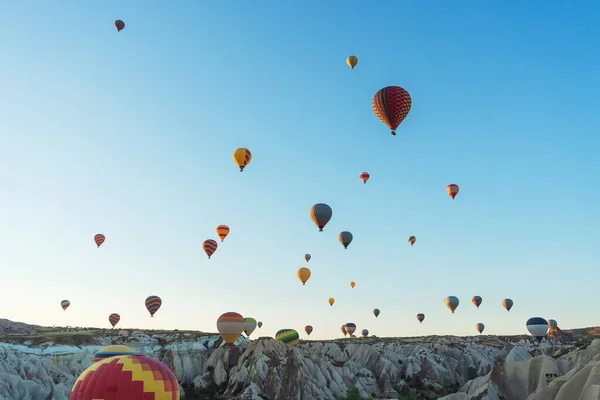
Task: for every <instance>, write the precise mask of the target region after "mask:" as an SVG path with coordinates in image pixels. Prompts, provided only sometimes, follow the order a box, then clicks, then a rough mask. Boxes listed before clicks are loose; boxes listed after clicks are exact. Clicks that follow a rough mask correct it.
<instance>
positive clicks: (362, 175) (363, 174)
mask: <svg viewBox="0 0 600 400" xmlns="http://www.w3.org/2000/svg"><path fill="white" fill-rule="evenodd" d="M370 177H371V175H369V173H368V172H361V173H360V175H359V178H360V180H361V181H363V183H367V181H368V180H369V178H370Z"/></svg>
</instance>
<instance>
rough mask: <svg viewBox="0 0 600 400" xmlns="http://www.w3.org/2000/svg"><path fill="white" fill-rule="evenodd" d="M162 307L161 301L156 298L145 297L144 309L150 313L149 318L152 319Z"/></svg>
mask: <svg viewBox="0 0 600 400" xmlns="http://www.w3.org/2000/svg"><path fill="white" fill-rule="evenodd" d="M161 305H162V300H161V299H160V297H158V296H148V297H146V309H147V310H148V312H150V316H151V317H154V314H155V313H156V312H157V311H158V309H159V308H160V306H161Z"/></svg>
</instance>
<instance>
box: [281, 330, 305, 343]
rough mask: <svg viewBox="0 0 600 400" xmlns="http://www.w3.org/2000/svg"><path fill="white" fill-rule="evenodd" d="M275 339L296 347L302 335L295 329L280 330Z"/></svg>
mask: <svg viewBox="0 0 600 400" xmlns="http://www.w3.org/2000/svg"><path fill="white" fill-rule="evenodd" d="M275 339H277V340H279V341H281V342H283V343H286V344H289V345H290V346H295V345H297V344H298V342H300V335H299V334H298V331H296V330H295V329H280V330H278V331H277V333H276V334H275Z"/></svg>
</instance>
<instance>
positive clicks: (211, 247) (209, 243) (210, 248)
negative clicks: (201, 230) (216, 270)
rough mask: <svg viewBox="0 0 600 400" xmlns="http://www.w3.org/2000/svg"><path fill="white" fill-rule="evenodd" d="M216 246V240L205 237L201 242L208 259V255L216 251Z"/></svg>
mask: <svg viewBox="0 0 600 400" xmlns="http://www.w3.org/2000/svg"><path fill="white" fill-rule="evenodd" d="M217 247H218V246H217V241H216V240H212V239H206V240H205V241H204V242H203V243H202V249H203V250H204V252H205V253H206V255H207V256H208V258H209V259H210V256H212V255H213V254H215V251H217Z"/></svg>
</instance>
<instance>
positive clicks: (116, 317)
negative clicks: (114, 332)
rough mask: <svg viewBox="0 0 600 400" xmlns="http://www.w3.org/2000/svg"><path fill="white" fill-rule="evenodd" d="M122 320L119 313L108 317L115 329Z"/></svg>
mask: <svg viewBox="0 0 600 400" xmlns="http://www.w3.org/2000/svg"><path fill="white" fill-rule="evenodd" d="M120 320H121V316H120V315H119V314H117V313H112V314H110V315H109V316H108V322H110V324H111V325H112V327H113V328H114V327H115V325H116V324H118V323H119V321H120Z"/></svg>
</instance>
